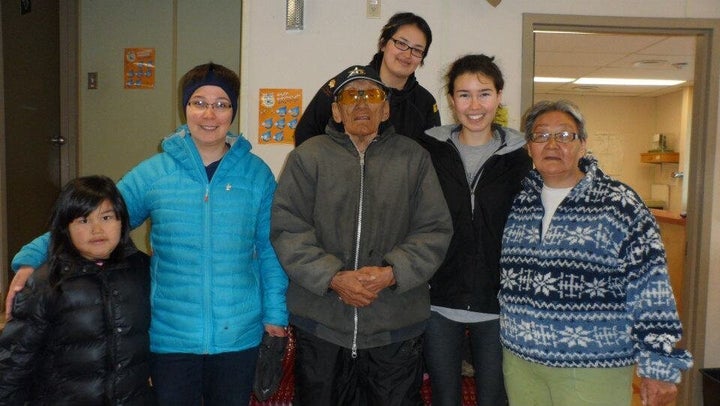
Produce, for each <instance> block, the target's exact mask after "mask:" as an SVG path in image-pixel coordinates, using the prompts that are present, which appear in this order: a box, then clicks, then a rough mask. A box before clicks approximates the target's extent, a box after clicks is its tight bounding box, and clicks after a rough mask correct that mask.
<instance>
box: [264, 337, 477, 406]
mask: <svg viewBox="0 0 720 406" xmlns="http://www.w3.org/2000/svg"><path fill="white" fill-rule="evenodd" d="M294 364H295V335H294V334H293V331H292V329H291V330H290V332H289V339H288V348H287V351H286V352H285V358H284V359H283V377H282V381H281V382H280V388H279V389H278V391H277V392H276V393H275V394H274V395H273V396H272V397H271V398H270V399H268V400H267V401H265V402H260V401H258V400H257V399H255V398H254V397H253V398H252V399H251V400H250V406H290V405H292V400H293V388H294V385H295V375H294V374H293V365H294ZM421 392H422V397H423V401H424V403H425V405H426V406H429V405H430V404H431V403H430V399H431V391H430V380H429V378H428V377H427V375H426V376H425V380H424V381H423V386H422V389H421ZM463 406H475V384H474V382H473V379H472V378H468V377H464V378H463Z"/></svg>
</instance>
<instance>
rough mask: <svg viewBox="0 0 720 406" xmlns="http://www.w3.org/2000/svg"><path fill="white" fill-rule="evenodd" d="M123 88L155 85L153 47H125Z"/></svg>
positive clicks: (140, 87) (147, 87)
mask: <svg viewBox="0 0 720 406" xmlns="http://www.w3.org/2000/svg"><path fill="white" fill-rule="evenodd" d="M124 55H125V57H124V67H125V69H123V71H124V75H125V77H124V81H125V89H152V88H154V87H155V48H125V54H124Z"/></svg>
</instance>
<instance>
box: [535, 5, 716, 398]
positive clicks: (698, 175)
mask: <svg viewBox="0 0 720 406" xmlns="http://www.w3.org/2000/svg"><path fill="white" fill-rule="evenodd" d="M535 29H547V30H563V31H568V30H572V31H579V32H600V33H614V34H659V35H694V36H695V37H696V39H697V41H696V56H695V83H694V91H693V107H692V124H691V125H692V130H691V133H692V137H691V140H690V151H689V159H690V162H691V163H692V171H693V173H692V174H691V176H690V177H689V178H686V181H687V182H689V184H688V201H687V211H688V213H693V214H695V215H691V216H690V217H689V218H688V220H687V228H686V235H687V256H686V261H685V270H686V271H685V275H684V278H683V293H682V299H681V300H682V309H683V310H682V313H681V315H680V316H681V318H682V320H683V321H684V324H685V326H684V327H685V328H684V329H683V332H684V342H685V347H686V348H688V349H689V350H690V351H691V352H692V354H693V357H694V359H695V364H696V367H694V368H693V369H692V370H691V371H690V372H689V373H687V374H686V377H687V378H686V379H684V380H683V382H682V383H681V390H680V394H679V396H678V405H693V404H699V403H700V399H702V390H701V389H702V387H701V382H702V379H701V376H700V374H699V372H698V369H699V368H698V366H702V365H703V361H704V358H705V340H706V333H707V331H706V319H707V304H708V281H709V274H710V261H711V247H710V243H711V237H712V236H711V232H712V227H711V225H712V222H711V221H710V219H711V218H712V209H713V204H712V198H713V196H714V188H715V182H714V176H713V171H714V165H715V164H714V161H715V151H716V147H717V145H716V144H717V139H716V138H717V137H716V135H717V131H718V97H719V95H720V92H719V90H718V87H719V86H718V82H720V80H719V79H718V78H720V60H719V59H720V58H718V56H720V20H717V19H690V18H645V17H643V18H635V17H601V16H577V15H556V14H531V13H527V14H523V46H522V88H521V106H522V111H526V110H527V109H528V108H529V107H530V106H532V103H533V95H534V93H533V92H534V83H533V77H534V68H535V38H534V34H533V32H534V30H535Z"/></svg>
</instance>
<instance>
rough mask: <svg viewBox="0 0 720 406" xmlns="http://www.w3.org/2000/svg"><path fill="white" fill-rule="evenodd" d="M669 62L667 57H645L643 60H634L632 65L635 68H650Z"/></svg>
mask: <svg viewBox="0 0 720 406" xmlns="http://www.w3.org/2000/svg"><path fill="white" fill-rule="evenodd" d="M667 64H668V61H666V60H665V59H643V60H642V61H637V62H634V63H633V64H632V66H633V67H635V68H650V67H657V66H662V65H667Z"/></svg>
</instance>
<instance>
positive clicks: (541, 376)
mask: <svg viewBox="0 0 720 406" xmlns="http://www.w3.org/2000/svg"><path fill="white" fill-rule="evenodd" d="M633 370H634V368H633V367H632V366H628V367H621V368H555V367H548V366H544V365H540V364H537V363H534V362H530V361H525V360H524V359H522V358H519V357H518V356H516V355H513V354H512V353H511V352H510V351H508V350H507V349H503V373H504V375H505V388H506V389H507V395H508V400H509V401H510V406H583V405H593V406H596V405H602V406H622V405H630V404H631V402H632V378H633Z"/></svg>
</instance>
